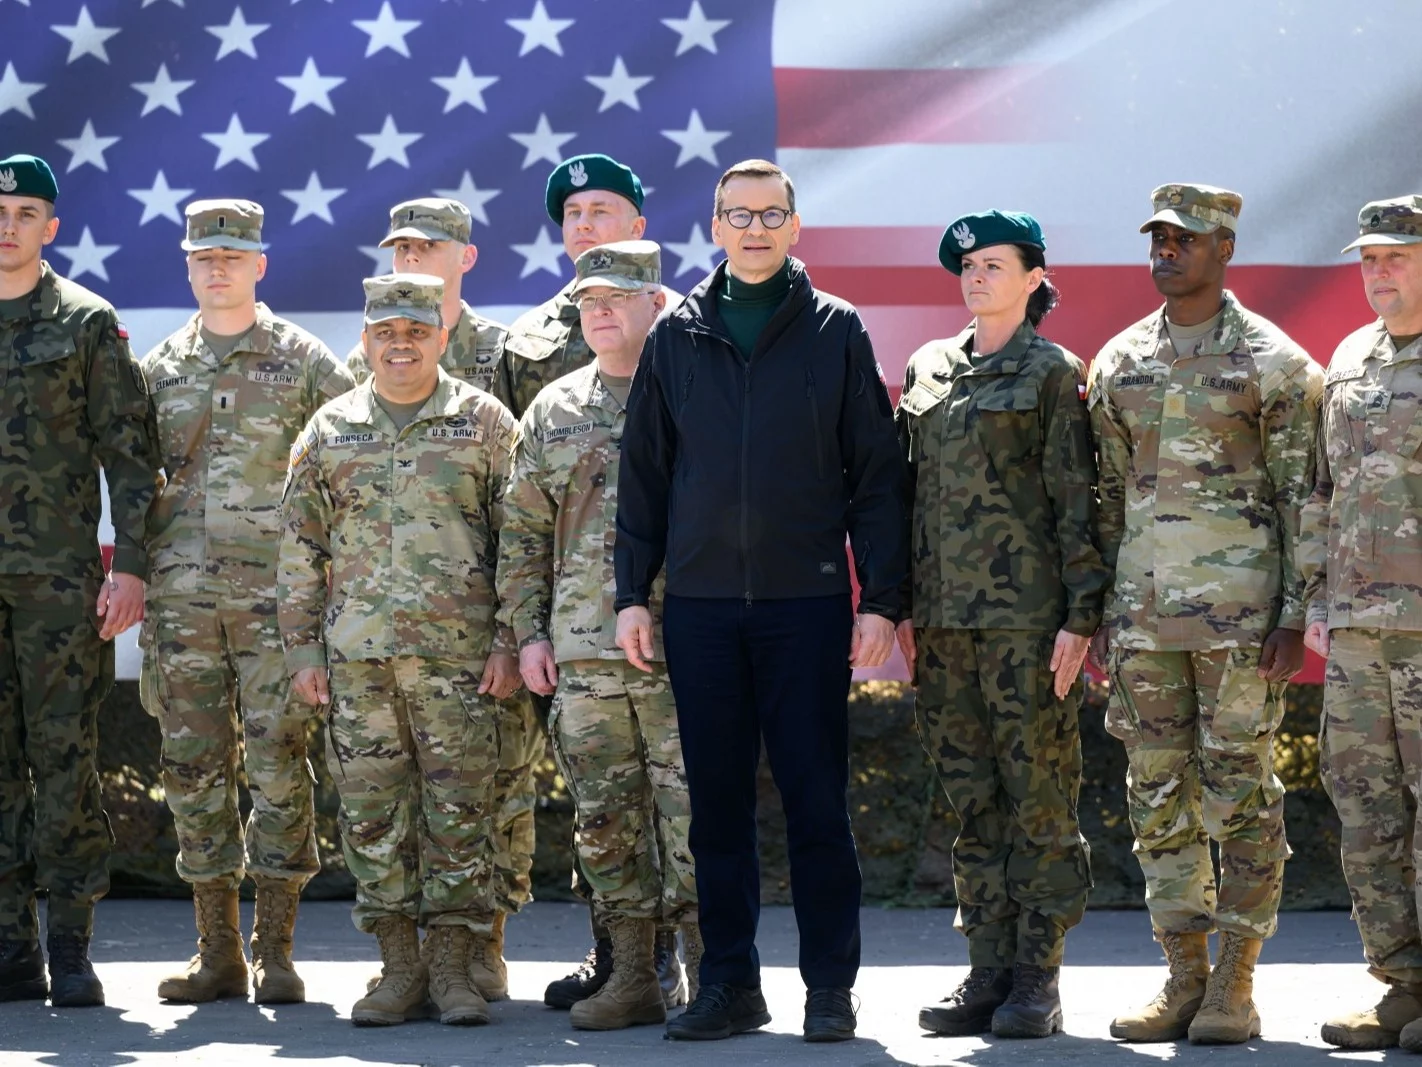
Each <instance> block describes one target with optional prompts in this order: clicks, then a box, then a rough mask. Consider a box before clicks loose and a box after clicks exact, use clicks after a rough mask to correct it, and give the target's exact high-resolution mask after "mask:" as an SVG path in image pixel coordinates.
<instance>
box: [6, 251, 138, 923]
mask: <svg viewBox="0 0 1422 1067" xmlns="http://www.w3.org/2000/svg"><path fill="white" fill-rule="evenodd" d="M21 304H23V306H22V307H21V306H20V305H21ZM0 366H3V368H4V378H3V379H0V410H3V412H4V416H3V426H4V436H3V444H0V939H6V940H15V941H34V940H36V939H37V938H38V934H39V927H38V919H37V916H36V910H35V890H36V889H37V888H43V889H47V890H48V891H49V912H48V914H49V926H50V930H51V932H52V933H53V932H55V931H64V932H66V933H74V934H78V935H82V936H84V937H88V936H89V935H90V933H91V932H92V928H93V909H94V903H95V901H97V900H98V899H99V898H101V897H102V896H103V895H104V894H105V893H107V892H108V888H109V876H108V857H109V850H110V847H111V846H112V843H113V834H112V832H111V831H110V829H109V823H108V818H107V817H106V816H105V814H104V810H103V806H102V802H101V799H100V795H99V774H98V768H97V766H96V763H95V750H96V748H97V744H98V720H99V706H100V704H101V703H102V702H103V699H104V696H105V694H107V693H108V691H109V688H110V686H111V685H112V684H113V678H114V651H113V643H112V642H106V641H101V640H100V639H99V625H100V620H99V619H98V618H97V617H96V616H95V614H94V609H95V605H96V603H97V601H98V596H99V590H100V585H101V583H102V581H103V577H104V569H103V565H102V563H101V562H100V557H99V515H100V506H101V505H100V497H99V468H100V467H102V468H103V470H104V473H105V475H106V477H107V480H108V490H109V500H110V504H111V506H112V514H113V525H114V556H113V569H114V570H115V571H119V572H122V573H124V574H131V575H134V576H136V577H139V578H143V577H145V576H146V574H147V571H148V568H147V557H146V555H145V553H144V546H143V537H144V533H143V523H144V516H145V514H146V513H147V511H148V507H149V504H150V503H151V501H152V499H153V496H154V493H155V491H156V489H157V487H158V484H159V483H160V482H161V475H160V474H159V473H158V472H159V466H160V464H159V457H158V439H157V430H156V428H155V426H154V424H153V409H152V406H151V404H150V402H149V398H148V392H147V389H146V388H145V387H144V382H143V375H142V372H141V371H140V370H139V367H138V362H137V360H135V359H134V358H133V353H132V352H131V351H130V350H129V346H128V333H127V331H125V330H124V328H123V326H122V325H120V323H119V321H118V317H117V315H116V314H115V312H114V309H113V308H112V307H111V306H109V304H108V303H107V302H106V301H104V300H102V299H101V298H100V297H98V296H96V295H95V294H93V293H91V292H89V291H88V290H87V289H85V288H83V287H82V286H79V285H75V284H74V283H73V282H71V281H69V280H67V279H65V278H61V277H60V276H59V275H58V274H56V273H55V272H54V270H53V268H51V267H50V266H49V264H47V263H46V264H43V266H42V268H41V273H40V280H39V284H38V285H37V286H36V287H35V289H34V290H33V291H32V292H31V293H30V294H29V296H28V297H26V298H21V301H19V302H12V303H11V310H10V311H8V312H6V311H0Z"/></svg>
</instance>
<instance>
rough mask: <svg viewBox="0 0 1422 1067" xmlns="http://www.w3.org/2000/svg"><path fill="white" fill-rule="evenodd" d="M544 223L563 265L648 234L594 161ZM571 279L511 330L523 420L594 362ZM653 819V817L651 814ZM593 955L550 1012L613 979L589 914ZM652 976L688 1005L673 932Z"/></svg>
mask: <svg viewBox="0 0 1422 1067" xmlns="http://www.w3.org/2000/svg"><path fill="white" fill-rule="evenodd" d="M543 199H544V207H545V208H546V209H547V211H548V217H549V218H550V219H552V220H553V222H554V224H555V225H557V226H559V227H561V229H562V233H563V250H564V251H565V252H566V253H567V255H568V260H569V262H576V260H577V258H578V257H579V256H580V255H582V254H583V253H584V252H586V251H587V250H588V249H590V248H596V247H597V246H598V245H602V244H607V243H609V242H612V241H635V240H638V239H640V238H641V236H642V234H643V233H644V232H645V231H646V229H647V220H646V219H645V218H643V217H642V201H643V193H642V181H641V179H640V178H638V177H637V175H636V174H635V173H633V171H632V170H631V168H629V167H626V166H624V165H623V164H621V163H619V162H617V160H615V159H612V158H610V157H609V156H605V155H600V154H598V153H590V154H587V155H581V156H573V157H572V158H571V159H566V160H564V161H563V162H562V163H560V164H559V165H558V166H557V167H555V168H554V169H553V172H552V173H551V174H549V175H548V184H547V186H546V188H545V190H544V198H543ZM576 284H577V279H576V278H574V279H573V281H571V282H569V283H568V284H567V285H565V286H564V287H563V288H562V289H560V290H559V291H558V292H557V293H556V294H555V295H554V296H553V297H552V299H550V300H548V301H547V302H546V303H543V304H540V305H539V306H538V307H536V308H533V309H531V310H530V311H527V312H525V313H524V314H523V315H520V316H519V317H518V318H517V319H515V320H514V324H513V326H512V327H511V329H512V331H513V334H514V339H513V341H512V342H511V343H510V346H509V349H508V352H507V355H506V356H505V360H504V362H505V369H504V377H505V378H506V380H507V381H508V382H509V388H510V392H511V395H512V397H513V401H512V403H510V404H509V408H510V409H511V410H512V411H513V413H514V416H515V417H516V418H522V416H523V413H524V412H525V411H526V410H527V409H528V406H529V405H530V404H532V403H533V399H534V397H536V396H537V395H538V393H539V392H540V391H541V390H542V389H543V387H544V386H546V385H549V384H551V383H552V382H554V381H557V380H558V379H559V378H562V377H563V376H564V375H566V374H569V373H571V372H572V371H575V370H577V369H579V368H580V367H585V366H587V365H588V364H589V363H591V362H592V359H593V354H592V349H590V348H589V347H588V343H587V340H586V339H585V338H584V337H583V326H582V320H581V317H580V316H579V313H578V305H577V302H576V301H575V300H574V299H573V286H574V285H576ZM662 291H663V292H664V293H665V295H666V299H667V302H668V306H675V305H676V303H678V302H680V300H681V295H680V294H679V293H677V292H675V291H673V290H671V289H668V288H666V287H665V286H663V287H662ZM533 701H534V706H535V708H536V710H537V711H538V713H539V715H540V717H541V718H542V720H543V721H544V722H545V723H546V722H547V719H548V714H549V711H550V709H551V704H550V703H549V701H548V700H547V698H545V697H540V696H539V695H538V694H536V693H535V694H534V695H533ZM649 817H650V818H653V819H655V818H656V815H655V813H649ZM573 890H574V892H576V893H577V894H578V895H579V896H581V897H582V898H583V899H585V900H587V901H588V902H589V904H590V905H591V903H592V889H591V887H590V886H589V884H588V882H587V879H586V878H585V877H584V876H583V872H582V870H581V869H580V868H579V866H578V864H577V863H576V862H575V863H574V865H573ZM592 931H593V942H594V944H593V947H592V949H591V950H590V951H589V952H588V955H587V959H586V960H585V961H584V963H583V964H582V966H580V967H579V968H578V969H577V970H575V971H574V972H573V973H572V974H570V975H568V976H567V977H566V978H562V979H559V980H558V981H556V982H553V983H552V984H551V985H549V986H548V989H547V991H546V993H545V996H544V1002H545V1003H547V1004H548V1005H549V1006H550V1007H556V1008H568V1007H571V1006H572V1005H573V1004H575V1003H577V1002H578V1001H579V1000H583V999H584V998H586V997H590V996H592V995H593V994H594V993H596V992H597V991H598V990H599V989H601V988H602V986H603V983H605V982H606V981H607V979H608V976H609V975H610V974H611V973H612V941H611V939H610V938H609V936H608V932H607V929H606V928H605V927H604V926H603V924H602V922H601V920H600V919H599V917H598V916H597V914H596V911H595V910H594V912H593V914H592ZM657 959H658V973H659V974H660V975H661V978H662V986H663V991H664V992H665V994H666V1000H667V1004H668V1006H675V1005H680V1004H684V1003H686V986H685V981H684V980H683V978H682V974H681V969H680V964H679V962H678V960H677V955H676V930H675V927H674V926H673V927H664V928H663V929H661V930H659V931H658V934H657Z"/></svg>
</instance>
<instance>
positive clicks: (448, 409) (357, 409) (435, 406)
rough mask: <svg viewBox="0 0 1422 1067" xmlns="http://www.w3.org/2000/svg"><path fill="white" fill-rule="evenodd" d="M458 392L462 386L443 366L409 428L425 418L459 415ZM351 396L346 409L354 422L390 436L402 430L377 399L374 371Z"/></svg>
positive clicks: (459, 402)
mask: <svg viewBox="0 0 1422 1067" xmlns="http://www.w3.org/2000/svg"><path fill="white" fill-rule="evenodd" d="M458 392H459V387H458V385H457V383H456V382H455V380H454V379H453V378H451V377H450V376H449V375H448V374H446V373H445V370H444V368H443V367H440V368H439V381H438V383H437V384H436V385H435V391H434V392H433V393H431V394H430V397H429V399H428V400H426V401H425V403H424V406H423V407H421V408H420V410H419V412H418V413H416V415H415V417H414V418H413V419H411V420H410V422H409V424H408V425H407V426H406V427H405V428H406V429H409V428H410V426H413V425H415V423H417V422H424V421H425V420H427V419H438V418H447V417H449V416H451V415H458V414H459V413H460V404H461V403H462V400H461V398H460V396H459V395H458ZM350 398H351V399H350V404H349V406H348V407H347V409H346V412H347V417H348V418H349V419H350V421H351V422H354V423H362V424H364V425H367V426H374V427H375V428H376V429H378V430H380V431H381V432H382V433H384V434H385V435H386V436H387V437H395V436H397V435H398V434H399V432H400V431H399V430H397V429H396V426H395V423H394V421H393V420H392V419H391V418H390V416H389V415H387V414H386V413H385V409H384V408H382V407H381V406H380V401H378V400H376V399H375V375H373V374H372V375H371V376H370V377H369V378H367V379H366V380H365V381H364V382H362V383H361V384H360V385H359V386H357V387H356V389H355V391H354V392H352V393H351V394H350Z"/></svg>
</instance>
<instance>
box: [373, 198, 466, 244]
mask: <svg viewBox="0 0 1422 1067" xmlns="http://www.w3.org/2000/svg"><path fill="white" fill-rule="evenodd" d="M473 224H474V219H473V216H472V215H470V214H469V209H468V208H467V207H465V206H464V205H463V204H461V203H460V202H459V201H458V200H444V199H441V198H439V197H433V196H427V197H424V198H423V199H420V200H406V201H405V202H404V203H403V204H396V205H395V206H394V207H392V208H391V209H390V232H389V233H387V234H386V235H385V240H383V241H381V242H380V247H381V248H389V247H390V246H391V245H393V244H394V243H395V242H396V241H399V240H401V239H402V238H407V237H412V238H414V239H415V240H419V241H458V242H459V243H460V244H462V245H467V244H468V243H469V233H470V230H471V229H472V227H473Z"/></svg>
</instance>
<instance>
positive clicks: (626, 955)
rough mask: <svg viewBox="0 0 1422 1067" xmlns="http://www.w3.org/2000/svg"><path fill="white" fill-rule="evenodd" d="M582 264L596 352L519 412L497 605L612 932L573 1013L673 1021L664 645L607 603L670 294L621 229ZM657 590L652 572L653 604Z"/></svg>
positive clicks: (684, 908) (672, 722) (677, 862)
mask: <svg viewBox="0 0 1422 1067" xmlns="http://www.w3.org/2000/svg"><path fill="white" fill-rule="evenodd" d="M576 268H577V279H576V282H575V284H574V287H573V293H572V295H573V298H574V300H575V301H576V302H577V304H578V306H579V311H580V314H581V317H582V325H583V329H584V334H585V336H586V338H587V341H588V344H589V345H590V346H591V348H592V349H593V351H594V353H596V357H597V358H596V360H595V362H594V363H591V364H589V365H588V366H586V367H583V368H581V369H580V370H575V371H573V372H572V373H571V374H568V375H566V376H565V377H563V378H560V379H559V380H558V381H556V382H554V383H553V384H552V385H550V386H548V387H546V388H545V389H543V391H542V392H540V393H539V394H538V396H537V397H536V398H535V399H534V402H533V406H532V407H530V408H529V409H528V411H526V412H525V413H524V416H523V422H522V424H521V426H520V430H519V443H518V446H517V449H516V451H515V459H514V468H513V473H512V475H511V476H510V478H509V486H508V491H507V493H506V496H505V508H506V511H507V518H506V521H505V523H504V528H503V530H502V532H501V533H500V537H499V544H500V549H499V572H498V574H499V576H498V585H499V603H500V609H499V610H500V618H501V619H502V620H503V621H505V622H506V623H508V624H509V625H511V626H512V627H513V630H514V636H515V637H516V638H517V639H518V642H519V666H520V669H521V671H522V674H523V678H524V682H525V683H526V684H527V685H528V687H529V688H530V689H532V690H533V691H534V692H536V693H540V694H542V695H544V696H552V697H553V714H552V716H551V717H550V719H549V724H548V725H549V735H550V737H551V738H552V741H553V750H554V753H555V754H556V755H557V757H558V766H559V768H560V769H561V770H562V772H563V776H564V778H565V780H566V781H567V783H568V791H569V792H570V793H571V794H572V796H573V800H574V802H575V804H576V806H577V814H576V823H575V826H576V828H577V848H578V860H579V864H580V866H581V869H582V872H583V875H584V877H586V878H587V879H588V882H589V883H590V885H591V887H592V891H593V900H594V904H595V905H596V907H597V909H598V913H599V914H600V915H601V917H602V918H603V921H604V922H605V923H606V925H607V927H608V930H609V932H610V935H611V938H612V960H613V972H612V977H611V979H610V980H609V981H608V983H607V984H606V985H604V986H603V987H602V988H601V989H600V990H598V991H597V992H596V993H595V994H594V995H593V996H591V997H589V998H587V999H586V1000H582V1001H579V1002H578V1003H576V1004H574V1005H573V1006H572V1009H571V1012H570V1015H571V1021H572V1024H573V1026H574V1027H577V1028H579V1029H587V1030H612V1029H619V1028H621V1027H625V1026H633V1025H638V1024H645V1023H660V1022H664V1021H665V1020H666V1007H667V1006H666V1004H665V1003H664V1002H663V995H662V989H661V987H660V984H659V981H658V977H657V968H656V959H655V954H654V940H655V935H656V927H657V921H658V920H661V921H662V922H663V924H665V925H673V924H680V925H681V929H682V932H683V935H684V936H685V938H686V944H687V971H688V973H689V975H690V977H691V981H692V987H693V990H694V988H695V984H696V974H697V963H698V961H699V957H700V944H701V935H700V931H699V929H698V928H697V925H696V879H695V874H694V872H693V869H692V864H691V850H690V848H689V846H688V844H687V831H688V829H689V827H690V823H691V807H690V801H689V800H688V797H687V792H686V768H685V765H684V764H683V762H682V758H681V736H680V734H679V732H678V730H677V723H676V704H675V702H674V701H673V700H672V694H671V685H670V683H669V681H668V679H667V674H666V668H665V665H664V664H663V663H662V656H661V654H660V652H659V651H654V652H653V654H652V661H653V665H652V667H651V670H650V671H648V672H647V673H643V672H642V671H641V670H638V669H636V668H634V667H633V666H632V665H631V664H629V663H628V662H627V657H626V655H625V654H624V653H623V652H622V650H621V649H619V648H618V647H617V643H616V640H615V638H616V628H617V627H616V622H617V619H616V613H615V612H614V610H613V606H612V599H613V585H614V584H615V583H614V574H613V561H612V545H613V541H614V530H615V529H616V516H617V473H618V459H619V457H620V455H621V441H622V432H623V427H624V424H625V423H626V418H627V412H626V404H627V395H628V393H629V391H630V390H631V386H632V374H633V371H634V370H636V367H637V361H638V358H639V357H640V356H641V354H642V346H643V343H644V342H645V341H646V338H647V333H648V331H649V330H650V329H651V326H652V323H653V322H654V321H655V320H656V317H657V315H658V314H659V313H660V312H661V311H662V309H663V307H664V306H665V304H666V297H665V295H664V294H663V293H662V292H661V288H660V283H661V277H662V272H661V252H660V249H659V248H658V247H657V245H656V244H654V243H653V242H651V241H618V242H614V243H612V244H607V245H602V246H600V247H598V248H593V249H590V250H588V251H587V252H584V253H583V254H582V255H580V256H579V257H578V259H577V264H576ZM660 600H661V598H660V586H659V588H658V590H657V595H656V596H655V597H654V610H656V611H658V612H659V611H660ZM658 824H660V826H661V828H662V833H663V846H664V847H661V848H659V847H658V842H657V840H656V833H657V826H658ZM693 995H694V993H693Z"/></svg>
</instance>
